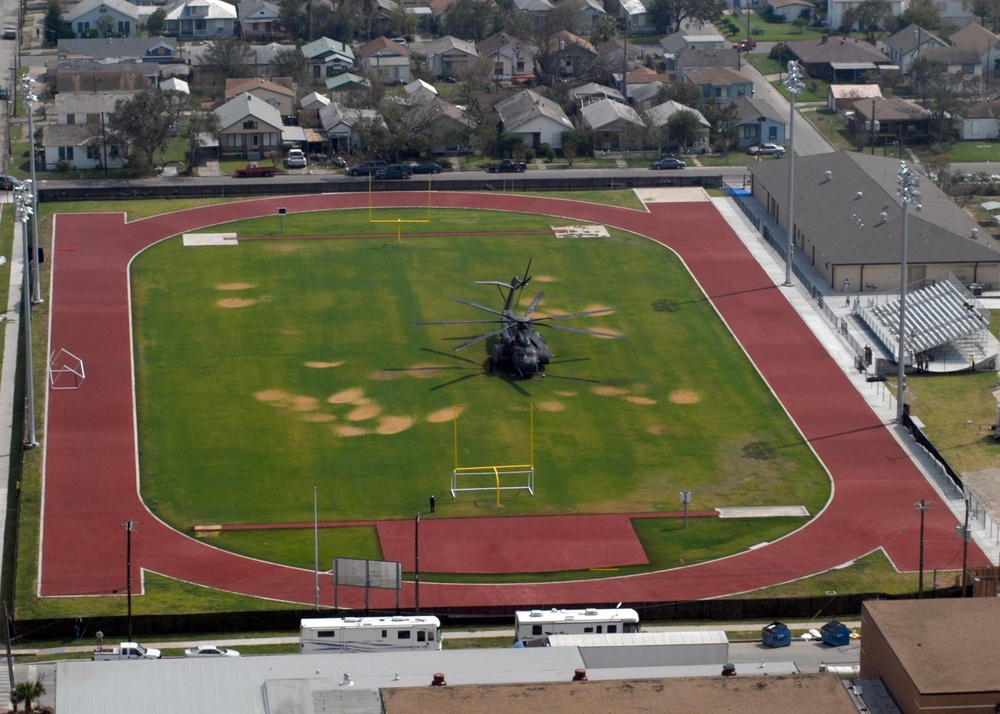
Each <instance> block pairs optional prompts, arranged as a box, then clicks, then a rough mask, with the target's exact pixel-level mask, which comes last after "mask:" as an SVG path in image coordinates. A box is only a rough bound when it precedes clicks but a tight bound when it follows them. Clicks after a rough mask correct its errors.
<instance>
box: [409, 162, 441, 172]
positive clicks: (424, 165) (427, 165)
mask: <svg viewBox="0 0 1000 714" xmlns="http://www.w3.org/2000/svg"><path fill="white" fill-rule="evenodd" d="M411 168H412V169H413V173H415V174H439V173H441V165H440V164H436V163H434V162H433V161H421V162H420V163H416V164H411Z"/></svg>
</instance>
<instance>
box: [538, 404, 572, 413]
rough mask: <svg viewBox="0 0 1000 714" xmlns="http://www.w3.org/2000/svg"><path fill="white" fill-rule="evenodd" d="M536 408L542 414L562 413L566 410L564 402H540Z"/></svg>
mask: <svg viewBox="0 0 1000 714" xmlns="http://www.w3.org/2000/svg"><path fill="white" fill-rule="evenodd" d="M535 406H537V407H538V410H539V411H542V412H561V411H563V410H564V409H565V408H566V405H565V404H563V403H562V402H539V403H538V404H536V405H535Z"/></svg>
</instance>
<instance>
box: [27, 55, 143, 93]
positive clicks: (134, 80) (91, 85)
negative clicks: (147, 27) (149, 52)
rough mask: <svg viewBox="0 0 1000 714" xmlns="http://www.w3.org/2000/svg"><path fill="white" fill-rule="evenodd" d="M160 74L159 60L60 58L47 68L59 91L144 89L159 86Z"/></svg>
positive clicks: (133, 90)
mask: <svg viewBox="0 0 1000 714" xmlns="http://www.w3.org/2000/svg"><path fill="white" fill-rule="evenodd" d="M159 75H160V66H159V65H156V64H143V63H141V62H115V63H113V64H107V63H104V62H98V61H95V60H90V59H57V60H56V61H55V62H53V63H50V64H49V65H48V68H47V69H46V77H47V78H48V79H49V81H50V82H51V81H52V80H55V90H56V93H60V92H95V91H96V92H116V91H117V92H140V91H142V90H144V89H150V88H152V87H154V86H156V81H157V78H158V77H159ZM50 86H51V84H50Z"/></svg>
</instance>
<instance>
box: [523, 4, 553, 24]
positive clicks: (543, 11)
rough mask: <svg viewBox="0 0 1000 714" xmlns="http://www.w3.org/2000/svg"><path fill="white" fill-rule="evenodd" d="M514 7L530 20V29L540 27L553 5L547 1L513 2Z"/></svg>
mask: <svg viewBox="0 0 1000 714" xmlns="http://www.w3.org/2000/svg"><path fill="white" fill-rule="evenodd" d="M514 7H516V8H517V9H518V10H520V11H521V12H522V13H523V14H524V15H526V16H527V17H528V18H530V20H531V26H532V27H540V26H541V25H542V23H543V22H545V18H546V17H548V14H549V13H550V12H551V11H552V8H554V7H555V5H553V4H552V3H551V2H549V0H514Z"/></svg>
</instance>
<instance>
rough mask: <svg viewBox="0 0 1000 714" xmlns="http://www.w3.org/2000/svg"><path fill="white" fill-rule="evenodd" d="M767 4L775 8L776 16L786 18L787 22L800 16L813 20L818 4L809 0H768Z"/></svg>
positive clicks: (793, 20)
mask: <svg viewBox="0 0 1000 714" xmlns="http://www.w3.org/2000/svg"><path fill="white" fill-rule="evenodd" d="M767 4H768V5H770V6H771V9H772V10H774V15H775V17H781V18H784V21H785V22H787V23H792V22H795V21H796V20H798V19H799V18H800V17H802V18H805V19H806V20H811V19H812V18H813V15H815V14H816V6H815V5H814V4H812V3H811V2H809V0H767Z"/></svg>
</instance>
